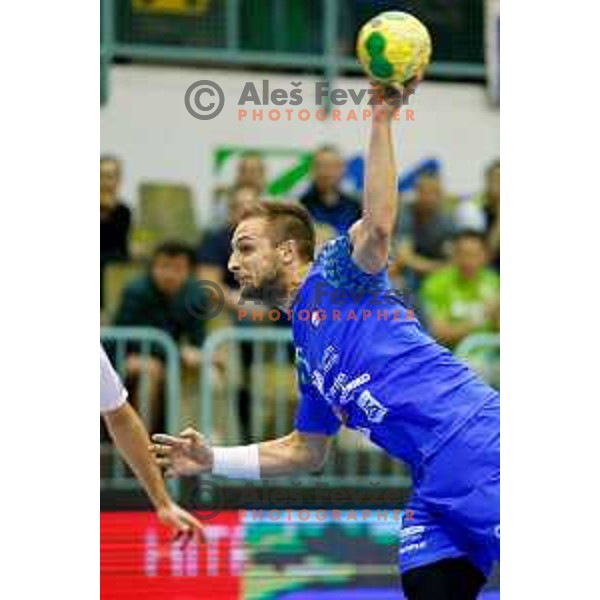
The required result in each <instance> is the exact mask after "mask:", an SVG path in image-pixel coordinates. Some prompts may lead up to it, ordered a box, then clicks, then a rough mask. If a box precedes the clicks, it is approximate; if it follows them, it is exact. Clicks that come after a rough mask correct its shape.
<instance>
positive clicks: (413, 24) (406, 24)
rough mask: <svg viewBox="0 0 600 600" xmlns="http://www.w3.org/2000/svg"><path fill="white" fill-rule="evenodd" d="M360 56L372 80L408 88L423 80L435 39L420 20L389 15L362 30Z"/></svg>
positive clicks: (367, 24)
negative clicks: (432, 38)
mask: <svg viewBox="0 0 600 600" xmlns="http://www.w3.org/2000/svg"><path fill="white" fill-rule="evenodd" d="M356 54H357V56H358V60H359V62H360V64H361V65H362V67H363V69H364V70H365V72H366V74H367V75H368V76H369V77H370V78H371V79H373V80H375V81H377V82H380V83H383V84H391V83H397V84H400V85H405V84H406V83H407V82H409V81H410V80H413V79H421V78H422V77H423V73H424V72H425V69H426V68H427V65H428V64H429V61H430V59H431V37H430V36H429V32H428V31H427V28H426V27H425V25H423V23H421V21H419V19H417V18H416V17H413V16H412V15H409V14H408V13H404V12H398V11H388V12H384V13H381V14H379V15H377V16H376V17H374V18H373V19H371V20H370V21H368V22H367V23H365V24H364V25H363V26H362V28H361V30H360V31H359V33H358V40H357V42H356Z"/></svg>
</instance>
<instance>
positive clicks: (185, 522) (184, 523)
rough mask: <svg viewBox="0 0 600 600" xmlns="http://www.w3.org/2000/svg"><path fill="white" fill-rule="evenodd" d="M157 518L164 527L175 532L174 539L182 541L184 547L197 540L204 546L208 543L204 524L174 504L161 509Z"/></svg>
mask: <svg viewBox="0 0 600 600" xmlns="http://www.w3.org/2000/svg"><path fill="white" fill-rule="evenodd" d="M157 516H158V519H159V521H160V522H161V523H162V524H163V525H165V526H167V527H169V528H170V529H172V530H173V531H174V533H175V537H174V539H175V540H176V541H177V540H181V541H182V543H183V545H184V546H185V545H186V544H187V543H188V542H189V541H190V540H192V539H196V540H198V541H200V543H202V544H205V543H206V535H205V533H204V526H203V525H202V523H201V522H200V521H198V519H196V517H194V516H193V515H191V514H190V513H189V512H187V511H185V510H183V508H181V507H180V506H178V505H177V504H175V503H174V502H172V503H170V504H168V505H167V506H164V507H162V508H159V509H158V510H157Z"/></svg>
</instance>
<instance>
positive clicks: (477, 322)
mask: <svg viewBox="0 0 600 600" xmlns="http://www.w3.org/2000/svg"><path fill="white" fill-rule="evenodd" d="M487 262H488V250H487V245H486V238H485V235H484V234H483V233H482V232H479V231H474V230H466V231H463V232H461V233H459V234H457V235H456V237H455V238H454V241H453V244H452V264H451V265H450V266H447V267H444V268H443V269H440V270H439V271H437V272H436V273H434V274H432V275H429V276H428V277H427V278H426V279H425V281H424V282H423V286H422V288H421V299H422V302H423V306H424V308H425V313H426V315H427V321H428V324H429V327H430V329H431V332H432V334H433V336H434V337H435V338H436V339H438V340H439V341H440V342H441V343H443V344H444V345H446V346H448V347H450V348H453V347H454V346H456V345H457V344H458V343H459V342H460V341H462V340H463V339H464V338H465V337H467V336H468V335H470V334H472V333H475V332H484V331H498V330H499V326H500V278H499V276H498V274H497V273H496V272H495V271H494V270H492V269H489V268H487V267H486V265H487Z"/></svg>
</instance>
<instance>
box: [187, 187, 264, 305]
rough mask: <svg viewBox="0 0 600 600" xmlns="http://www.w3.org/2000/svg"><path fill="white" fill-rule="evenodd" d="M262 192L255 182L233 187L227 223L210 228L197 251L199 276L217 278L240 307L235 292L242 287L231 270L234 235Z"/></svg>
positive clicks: (230, 192) (199, 277)
mask: <svg viewBox="0 0 600 600" xmlns="http://www.w3.org/2000/svg"><path fill="white" fill-rule="evenodd" d="M259 200H260V195H259V192H258V189H257V188H256V187H255V186H254V185H249V184H239V185H237V186H235V187H233V188H232V189H231V190H230V191H229V198H228V202H227V224H226V225H224V226H222V227H220V228H218V229H215V230H212V231H208V232H207V233H206V234H205V236H204V238H203V239H202V242H201V243H200V246H199V247H198V249H197V251H196V264H197V265H198V266H197V276H198V279H200V280H202V279H207V280H209V281H214V282H215V283H216V284H217V285H219V286H221V289H222V290H223V292H224V294H225V298H226V300H227V301H228V305H229V306H230V307H231V308H237V304H235V305H234V300H235V302H237V296H239V293H234V290H236V289H237V288H238V285H237V282H236V281H235V279H234V277H233V275H232V274H231V272H230V271H229V270H228V269H227V263H228V261H229V255H230V254H231V238H232V237H233V230H234V229H235V226H236V224H237V222H238V219H239V216H240V214H241V213H242V212H243V211H244V210H245V209H246V208H250V207H252V206H253V205H255V204H258V202H259Z"/></svg>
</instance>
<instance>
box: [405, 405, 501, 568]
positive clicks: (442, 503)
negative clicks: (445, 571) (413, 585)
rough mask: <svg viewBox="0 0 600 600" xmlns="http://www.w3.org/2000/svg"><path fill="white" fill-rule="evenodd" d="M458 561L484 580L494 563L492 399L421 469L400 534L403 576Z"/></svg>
mask: <svg viewBox="0 0 600 600" xmlns="http://www.w3.org/2000/svg"><path fill="white" fill-rule="evenodd" d="M410 511H412V512H410ZM411 517H412V518H411ZM462 556H465V557H467V558H468V559H469V560H470V561H471V562H472V563H473V564H474V565H475V566H476V567H478V568H479V569H480V570H481V571H482V572H483V573H484V575H485V576H486V577H487V576H489V574H490V572H491V570H492V566H493V563H494V562H495V561H497V560H499V559H500V400H499V397H498V396H494V397H493V398H492V399H491V400H490V402H489V403H488V404H486V405H485V406H484V407H483V409H482V410H481V411H480V412H479V413H478V414H477V415H475V416H474V417H473V418H472V419H471V420H470V421H469V422H468V423H467V424H466V425H465V427H464V428H463V429H461V430H460V431H459V432H457V434H456V435H455V436H454V437H453V438H452V439H451V440H450V441H449V442H448V443H447V444H445V445H444V446H443V447H442V448H441V449H440V451H439V452H438V453H437V454H436V455H435V456H434V457H432V458H431V459H430V460H429V461H428V463H427V464H426V465H425V466H424V470H423V479H422V481H421V482H420V484H419V486H418V488H417V489H416V490H415V493H414V495H413V497H412V498H411V499H410V501H409V502H408V504H407V506H406V515H405V518H404V521H403V525H402V529H401V531H400V549H399V563H400V569H401V571H403V572H406V571H408V570H410V569H414V568H416V567H422V566H424V565H427V564H430V563H433V562H437V561H439V560H442V559H444V558H456V557H462Z"/></svg>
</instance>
